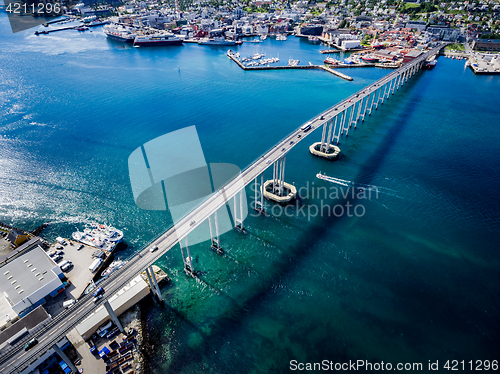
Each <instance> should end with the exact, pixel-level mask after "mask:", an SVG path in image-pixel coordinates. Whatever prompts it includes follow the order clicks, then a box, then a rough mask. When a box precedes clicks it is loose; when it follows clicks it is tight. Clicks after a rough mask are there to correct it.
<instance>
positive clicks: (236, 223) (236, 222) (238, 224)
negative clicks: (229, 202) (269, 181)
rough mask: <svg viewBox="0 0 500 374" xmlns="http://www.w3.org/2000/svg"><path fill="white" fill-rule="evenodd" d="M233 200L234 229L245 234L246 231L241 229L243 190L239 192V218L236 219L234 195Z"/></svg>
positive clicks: (236, 211)
mask: <svg viewBox="0 0 500 374" xmlns="http://www.w3.org/2000/svg"><path fill="white" fill-rule="evenodd" d="M233 200H234V228H235V229H236V230H238V231H240V232H243V233H245V232H246V230H245V228H244V227H243V190H241V191H240V204H239V206H240V218H238V210H237V209H236V195H234V197H233Z"/></svg>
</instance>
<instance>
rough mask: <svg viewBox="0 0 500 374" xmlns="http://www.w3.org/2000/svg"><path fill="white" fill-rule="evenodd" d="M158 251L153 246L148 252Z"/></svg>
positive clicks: (156, 247)
mask: <svg viewBox="0 0 500 374" xmlns="http://www.w3.org/2000/svg"><path fill="white" fill-rule="evenodd" d="M157 249H158V246H157V245H155V246H154V247H152V248H151V249H150V250H149V252H151V253H153V252H154V251H156V250H157Z"/></svg>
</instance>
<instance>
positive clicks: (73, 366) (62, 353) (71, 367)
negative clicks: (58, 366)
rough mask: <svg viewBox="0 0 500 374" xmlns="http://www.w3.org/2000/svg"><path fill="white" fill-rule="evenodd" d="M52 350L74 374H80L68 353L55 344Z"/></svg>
mask: <svg viewBox="0 0 500 374" xmlns="http://www.w3.org/2000/svg"><path fill="white" fill-rule="evenodd" d="M106 302H107V301H106ZM52 349H53V350H54V351H55V352H56V353H57V354H58V355H59V357H61V358H62V360H63V361H64V362H65V363H66V365H68V367H69V368H70V369H71V371H72V372H73V373H75V374H76V373H78V369H77V368H76V366H75V364H73V362H71V360H70V359H69V358H68V356H66V353H64V352H63V351H62V349H61V348H59V346H58V345H57V344H54V345H53V346H52Z"/></svg>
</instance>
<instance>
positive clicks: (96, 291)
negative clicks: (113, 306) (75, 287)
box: [92, 287, 104, 297]
mask: <svg viewBox="0 0 500 374" xmlns="http://www.w3.org/2000/svg"><path fill="white" fill-rule="evenodd" d="M102 294H104V288H102V287H99V288H98V289H97V290H95V291H94V293H93V294H92V296H94V297H97V296H99V295H102Z"/></svg>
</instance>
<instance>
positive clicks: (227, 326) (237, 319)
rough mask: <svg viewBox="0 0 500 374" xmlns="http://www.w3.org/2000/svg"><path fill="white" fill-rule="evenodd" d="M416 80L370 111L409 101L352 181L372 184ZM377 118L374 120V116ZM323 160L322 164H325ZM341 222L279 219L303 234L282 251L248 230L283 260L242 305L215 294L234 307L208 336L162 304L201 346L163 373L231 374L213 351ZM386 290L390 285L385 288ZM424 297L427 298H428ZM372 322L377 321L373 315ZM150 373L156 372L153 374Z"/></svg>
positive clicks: (414, 100) (414, 97) (408, 111)
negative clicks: (202, 373)
mask: <svg viewBox="0 0 500 374" xmlns="http://www.w3.org/2000/svg"><path fill="white" fill-rule="evenodd" d="M420 80H421V74H417V75H415V76H414V77H413V78H412V79H410V80H409V81H408V82H407V83H406V84H405V85H404V86H403V87H400V89H399V90H398V91H396V92H395V94H394V95H391V97H390V100H384V104H382V105H379V109H378V110H376V111H374V112H373V114H372V116H371V117H374V116H375V114H376V113H380V112H382V115H383V116H388V114H384V113H383V112H385V111H387V110H391V109H392V108H391V107H393V106H394V105H401V104H402V103H403V99H402V97H401V96H402V95H408V96H409V98H407V99H405V100H406V104H405V107H404V108H403V109H399V110H398V112H399V113H401V114H399V118H397V119H396V120H395V121H394V125H393V126H392V127H391V128H390V129H389V130H388V131H387V133H386V135H385V137H384V139H383V141H382V142H381V143H380V145H379V146H378V147H377V149H376V151H375V152H374V154H373V155H372V157H370V158H368V159H367V161H366V162H365V163H364V164H363V165H361V167H360V170H359V173H358V174H357V176H356V178H355V179H354V181H353V182H355V183H358V182H359V183H364V184H369V183H370V181H371V180H373V176H375V175H376V174H377V171H378V170H379V168H380V167H381V166H382V165H383V164H384V162H385V160H386V158H387V157H388V156H389V155H390V153H391V150H392V148H393V147H394V145H395V144H396V142H397V141H398V138H399V137H400V135H401V134H402V132H403V130H404V128H405V126H406V125H407V121H406V118H407V117H409V116H411V115H412V113H413V112H414V111H415V108H416V105H418V102H419V95H420V93H419V92H421V91H422V87H420V91H419V92H415V90H414V89H413V88H414V87H413V86H415V85H416V84H417V83H418V81H420ZM424 89H425V87H424ZM398 96H399V97H398ZM393 103H394V104H393ZM378 116H380V114H379V115H378ZM367 118H370V117H367ZM351 130H352V129H351ZM352 131H354V130H352ZM355 131H357V132H362V131H363V126H362V125H361V126H360V125H358V129H357V130H355ZM351 134H352V133H351ZM354 134H355V133H354ZM351 136H355V135H351ZM347 140H348V139H344V140H343V141H347ZM325 162H328V161H326V160H325ZM353 200H354V199H353V198H352V197H346V198H340V199H337V200H334V201H332V202H330V203H331V208H333V206H334V205H337V204H341V205H343V206H345V204H347V203H348V202H350V203H352V202H353ZM258 219H259V218H258ZM262 219H264V220H265V219H278V220H282V218H277V217H263V218H262ZM344 219H346V217H343V216H340V217H337V216H334V215H333V216H329V217H321V219H318V220H316V221H315V222H312V223H310V224H309V226H307V230H304V228H302V227H300V226H298V225H296V224H295V223H293V222H289V221H288V220H286V221H285V220H283V221H284V223H286V224H287V225H291V226H293V227H296V228H297V229H300V231H303V234H302V235H301V237H300V238H299V240H298V241H297V242H296V243H295V244H294V245H293V246H290V247H287V248H286V249H282V248H280V247H279V246H278V245H276V244H275V243H270V242H269V241H268V240H264V239H263V238H261V237H260V235H257V234H255V233H252V232H249V234H250V235H255V236H256V237H258V238H260V239H262V240H264V241H265V242H267V243H269V244H271V245H273V246H274V247H277V248H279V249H280V250H282V251H283V253H285V255H286V257H287V258H286V259H283V260H282V261H280V262H279V263H276V264H274V266H273V267H272V270H273V274H272V276H269V277H266V278H265V279H264V280H262V279H261V282H260V283H259V284H258V286H257V287H258V289H256V290H255V292H254V295H253V296H252V297H250V298H249V299H247V300H244V301H243V302H239V301H237V300H235V299H234V298H232V297H231V296H229V295H228V294H227V293H225V292H223V291H221V290H218V292H219V294H220V296H221V297H224V298H227V299H228V300H230V302H231V304H232V305H233V306H234V308H226V310H225V311H224V312H223V313H221V314H219V315H218V318H217V320H214V321H213V322H214V323H213V324H211V331H210V334H209V335H208V334H205V333H203V332H202V331H201V329H200V328H199V327H198V326H196V325H195V324H194V323H192V322H191V321H189V320H188V319H187V318H186V316H185V315H184V314H183V313H182V312H180V311H178V310H176V309H175V308H172V307H168V306H165V310H168V311H170V312H171V313H172V314H174V315H176V317H178V318H180V319H181V320H182V323H183V324H185V325H184V326H182V327H187V328H188V329H189V330H191V331H196V332H198V333H199V334H200V335H201V336H202V337H203V343H202V344H198V345H197V347H196V348H191V347H190V346H189V345H188V344H187V343H183V346H182V349H181V350H178V351H177V352H176V353H175V354H174V355H173V356H172V361H171V363H170V365H169V370H170V371H169V372H184V371H189V368H191V369H192V367H193V366H192V364H193V362H197V363H199V364H200V365H203V363H204V362H203V361H204V358H206V357H208V356H209V357H210V362H211V365H212V363H213V365H212V368H217V369H216V370H217V372H218V373H226V372H227V373H233V372H234V371H235V369H234V367H231V362H226V361H224V357H221V356H220V355H217V354H214V352H216V351H219V350H220V349H221V348H223V347H224V346H225V345H226V344H227V343H228V336H229V335H234V334H235V332H237V331H238V329H240V328H242V325H243V323H242V322H243V321H244V320H245V319H246V318H248V317H250V316H251V314H252V313H254V312H253V311H255V310H258V309H259V306H260V305H263V304H264V303H265V302H266V299H267V298H268V296H269V295H270V292H271V291H270V290H272V289H273V285H274V284H276V283H277V282H279V280H280V279H282V278H286V277H287V276H289V275H291V274H293V273H294V272H295V271H296V270H297V269H298V268H300V266H301V263H302V262H303V261H304V260H305V258H306V257H308V256H310V255H311V251H312V250H314V248H315V244H317V243H320V242H322V241H323V240H324V239H325V238H327V237H328V235H329V234H330V233H331V229H332V227H333V226H335V225H338V224H339V223H340V222H341V221H342V220H344ZM304 248H307V251H306V250H304ZM367 281H368V280H367ZM370 281H373V279H370ZM204 282H205V281H204ZM380 282H384V280H383V279H382V280H380ZM206 283H207V282H206ZM207 284H208V283H207ZM388 286H389V287H390V285H388ZM210 287H211V288H213V289H216V287H215V286H213V285H210ZM400 292H405V291H400ZM398 293H399V292H398ZM426 296H427V297H432V296H431V295H426ZM436 299H437V297H436ZM165 303H166V302H165ZM160 318H162V319H165V318H169V317H168V316H162V317H160ZM373 318H378V317H376V316H375V317H373ZM158 333H160V332H158ZM325 343H326V342H318V344H325ZM249 344H250V342H249ZM313 349H314V348H313V347H311V350H313ZM332 353H333V352H332ZM270 354H271V353H270ZM335 354H336V356H337V357H338V356H339V355H341V356H342V355H345V353H344V354H342V353H341V352H335ZM323 358H324V357H323ZM330 358H333V357H330ZM248 360H251V358H248ZM284 364H285V363H284ZM274 369H275V370H272V371H268V372H283V371H282V368H280V369H278V368H274ZM155 371H156V370H153V372H155ZM160 371H161V369H160V368H158V372H160Z"/></svg>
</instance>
